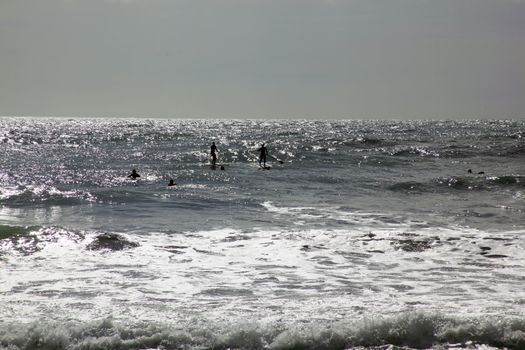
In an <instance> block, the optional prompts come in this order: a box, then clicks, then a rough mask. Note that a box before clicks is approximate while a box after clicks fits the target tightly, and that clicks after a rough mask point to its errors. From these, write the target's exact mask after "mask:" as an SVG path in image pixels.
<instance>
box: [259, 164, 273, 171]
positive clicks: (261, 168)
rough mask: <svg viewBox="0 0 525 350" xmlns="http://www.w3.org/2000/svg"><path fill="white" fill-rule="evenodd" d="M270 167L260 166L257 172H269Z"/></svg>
mask: <svg viewBox="0 0 525 350" xmlns="http://www.w3.org/2000/svg"><path fill="white" fill-rule="evenodd" d="M271 168H272V167H271V166H262V165H261V166H260V167H259V170H270V169H271Z"/></svg>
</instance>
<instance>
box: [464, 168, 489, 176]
mask: <svg viewBox="0 0 525 350" xmlns="http://www.w3.org/2000/svg"><path fill="white" fill-rule="evenodd" d="M468 173H469V174H472V169H469V170H468ZM483 174H485V172H484V171H478V175H483Z"/></svg>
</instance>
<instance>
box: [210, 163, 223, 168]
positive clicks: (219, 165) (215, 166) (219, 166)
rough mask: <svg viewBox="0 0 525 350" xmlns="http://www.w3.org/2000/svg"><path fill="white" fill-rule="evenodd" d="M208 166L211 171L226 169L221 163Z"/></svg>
mask: <svg viewBox="0 0 525 350" xmlns="http://www.w3.org/2000/svg"><path fill="white" fill-rule="evenodd" d="M208 166H209V167H210V168H211V169H217V168H220V169H224V168H226V165H225V164H222V163H216V164H208Z"/></svg>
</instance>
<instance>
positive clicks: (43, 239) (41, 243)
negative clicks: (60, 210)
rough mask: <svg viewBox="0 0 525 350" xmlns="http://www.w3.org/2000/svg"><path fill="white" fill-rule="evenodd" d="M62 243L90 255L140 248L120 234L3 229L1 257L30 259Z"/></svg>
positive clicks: (0, 228) (20, 228)
mask: <svg viewBox="0 0 525 350" xmlns="http://www.w3.org/2000/svg"><path fill="white" fill-rule="evenodd" d="M62 239H64V240H67V241H70V242H74V243H78V244H79V245H78V249H79V250H80V249H84V248H85V249H87V250H90V251H119V250H124V249H131V248H136V247H138V246H139V244H138V243H136V242H134V241H131V240H129V239H128V238H126V237H125V236H124V235H121V234H118V233H92V232H91V233H85V232H81V231H76V230H70V229H65V228H61V227H56V226H51V227H38V226H29V227H28V226H9V225H0V254H1V255H3V254H6V253H19V254H22V255H31V254H34V253H36V252H39V251H41V250H42V249H44V248H45V247H46V246H47V245H49V244H52V243H56V242H58V241H59V240H62ZM86 243H87V244H86Z"/></svg>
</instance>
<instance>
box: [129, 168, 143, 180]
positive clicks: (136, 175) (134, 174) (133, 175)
mask: <svg viewBox="0 0 525 350" xmlns="http://www.w3.org/2000/svg"><path fill="white" fill-rule="evenodd" d="M128 177H131V178H132V179H133V180H135V179H136V178H137V177H140V175H139V174H137V170H135V169H133V170H132V171H131V174H129V175H128Z"/></svg>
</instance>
